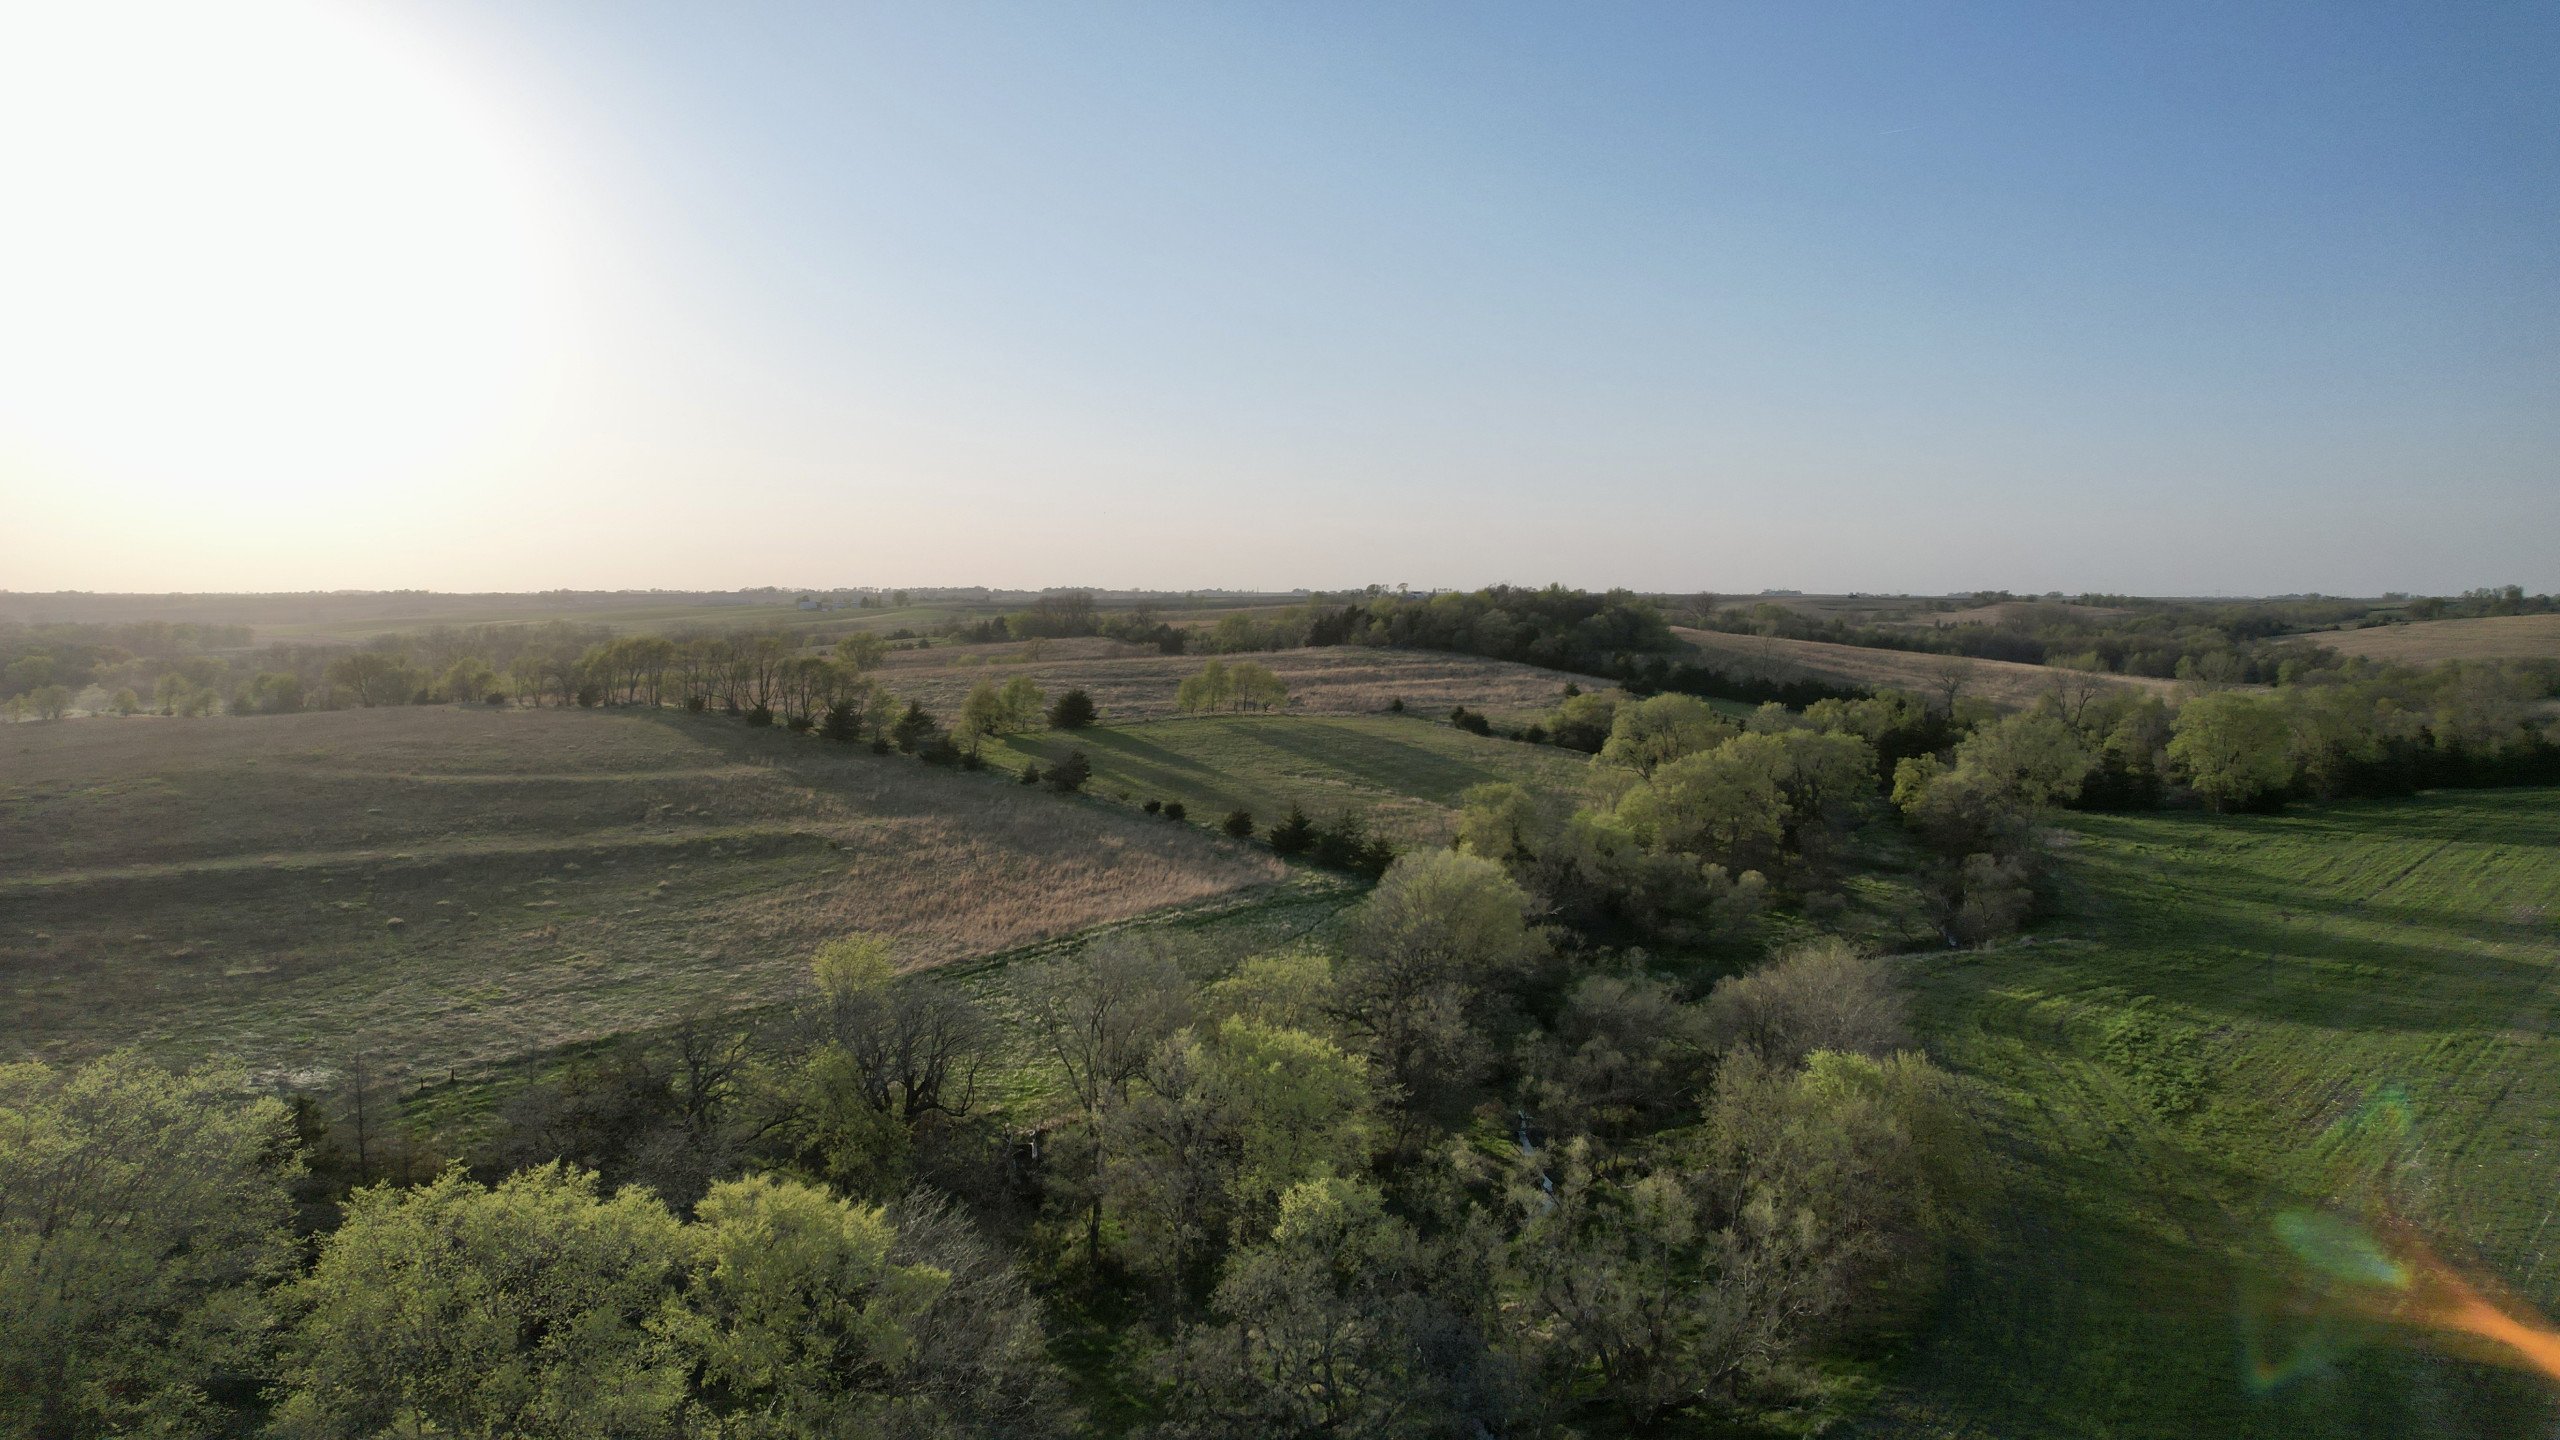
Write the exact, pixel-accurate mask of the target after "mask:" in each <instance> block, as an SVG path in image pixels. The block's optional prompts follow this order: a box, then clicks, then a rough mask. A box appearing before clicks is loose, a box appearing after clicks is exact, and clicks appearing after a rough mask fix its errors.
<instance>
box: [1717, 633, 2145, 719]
mask: <svg viewBox="0 0 2560 1440" xmlns="http://www.w3.org/2000/svg"><path fill="white" fill-rule="evenodd" d="M1672 633H1673V634H1675V635H1677V636H1679V637H1680V638H1681V639H1682V640H1685V641H1687V642H1688V644H1689V648H1691V649H1692V650H1695V651H1696V652H1697V653H1698V656H1699V658H1700V659H1701V660H1703V661H1705V662H1706V663H1707V664H1710V665H1714V666H1717V667H1719V668H1722V669H1726V670H1730V671H1732V672H1734V673H1735V674H1739V675H1750V676H1756V677H1759V678H1762V679H1768V680H1820V681H1823V682H1825V683H1828V684H1834V685H1854V686H1859V687H1863V688H1866V689H1882V688H1886V687H1890V688H1893V689H1898V690H1909V691H1912V692H1913V693H1915V694H1921V695H1928V694H1936V693H1940V692H1942V691H1943V690H1944V688H1945V684H1946V680H1945V676H1946V675H1947V673H1948V672H1949V671H1951V670H1953V671H1961V673H1962V674H1963V677H1964V681H1963V686H1964V688H1963V693H1964V694H1965V695H1967V696H1970V697H1972V698H1974V699H1978V700H1987V701H1989V702H1990V703H1992V704H1993V705H1996V706H1999V707H2000V708H2001V709H2004V710H2017V709H2024V708H2025V707H2027V706H2030V705H2033V704H2034V703H2036V701H2037V700H2039V699H2041V698H2043V697H2044V696H2046V695H2048V694H2051V693H2052V692H2053V689H2054V687H2055V685H2056V684H2058V683H2086V682H2089V681H2092V680H2094V681H2095V682H2096V683H2099V684H2103V685H2111V686H2124V687H2130V688H2133V689H2138V690H2149V691H2152V692H2153V693H2155V694H2159V695H2163V696H2167V695H2173V694H2175V693H2176V692H2177V685H2176V683H2175V682H2174V681H2169V680H2154V679H2151V678H2149V677H2147V676H2140V675H2098V676H2088V675H2085V674H2082V673H2081V672H2077V671H2063V670H2055V669H2051V668H2049V667H2046V666H2043V665H2021V664H2018V663H2016V662H2015V661H2010V660H1974V659H1969V658H1966V657H1964V656H1961V655H1931V654H1924V653H1921V652H1919V651H1916V650H1878V649H1871V648H1869V647H1867V646H1864V645H1834V644H1831V643H1829V642H1827V641H1822V640H1781V639H1779V638H1777V637H1776V636H1772V635H1731V634H1727V633H1725V632H1724V631H1721V630H1691V629H1686V628H1681V627H1674V629H1673V630H1672Z"/></svg>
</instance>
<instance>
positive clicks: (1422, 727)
mask: <svg viewBox="0 0 2560 1440" xmlns="http://www.w3.org/2000/svg"><path fill="white" fill-rule="evenodd" d="M1069 750H1082V751H1083V752H1084V753H1085V755H1086V757H1087V758H1088V759H1089V760H1091V761H1092V763H1093V779H1092V780H1091V782H1089V784H1088V786H1087V788H1088V789H1089V790H1090V791H1092V792H1093V793H1095V794H1098V795H1104V796H1109V797H1112V798H1115V799H1120V798H1125V799H1126V800H1128V801H1130V802H1133V803H1143V802H1145V801H1148V800H1172V801H1180V802H1181V803H1182V805H1183V806H1184V808H1185V809H1187V810H1188V811H1189V812H1190V815H1189V819H1190V821H1191V822H1192V823H1194V824H1200V825H1215V824H1217V823H1218V822H1219V821H1220V820H1221V819H1223V818H1224V817H1225V816H1226V814H1227V812H1228V811H1230V810H1244V811H1247V812H1249V813H1250V814H1251V815H1252V816H1253V820H1254V825H1255V830H1256V833H1257V834H1260V833H1264V832H1267V831H1268V830H1269V829H1270V827H1271V826H1272V825H1273V824H1274V823H1275V822H1277V821H1278V820H1279V819H1280V818H1281V817H1282V816H1284V815H1286V814H1287V813H1288V811H1289V807H1290V806H1291V805H1292V804H1295V805H1298V806H1301V807H1303V808H1304V809H1305V810H1306V812H1307V814H1308V815H1309V816H1311V817H1313V818H1315V819H1318V820H1323V819H1327V818H1329V817H1331V816H1333V815H1336V814H1339V813H1341V812H1343V811H1345V810H1351V811H1357V812H1359V813H1360V814H1362V815H1365V816H1367V817H1368V819H1369V822H1370V825H1371V828H1372V829H1373V830H1374V831H1375V832H1376V833H1377V834H1379V835H1382V836H1384V837H1386V838H1387V839H1389V840H1392V841H1395V842H1397V843H1398V844H1401V845H1437V844H1445V843H1447V841H1448V840H1449V838H1450V836H1451V835H1452V834H1453V833H1454V831H1455V829H1456V824H1457V808H1458V799H1459V797H1460V796H1461V795H1463V794H1465V793H1466V791H1467V790H1468V789H1470V788H1471V787H1473V786H1477V785H1484V784H1490V783H1494V782H1498V781H1513V782H1516V783H1518V784H1521V785H1524V786H1527V787H1528V788H1529V789H1530V790H1532V791H1535V792H1539V793H1547V794H1562V795H1568V796H1579V795H1581V794H1583V793H1584V792H1585V790H1586V788H1587V787H1588V786H1589V784H1590V782H1591V765H1590V758H1589V757H1588V756H1585V755H1582V754H1579V753H1577V752H1575V751H1570V750H1558V749H1556V748H1554V747H1552V746H1544V745H1528V744H1523V743H1521V742H1519V741H1517V740H1500V739H1495V738H1492V737H1489V736H1483V735H1472V734H1469V733H1467V732H1466V731H1463V730H1459V729H1457V728H1455V727H1453V726H1450V725H1447V724H1445V723H1439V722H1435V721H1431V720H1426V719H1423V718H1421V717H1419V716H1413V715H1205V716H1196V717H1192V718H1189V719H1182V720H1158V721H1151V722H1147V723H1144V724H1135V725H1106V726H1097V727H1095V728H1093V729H1090V730H1080V731H1074V732H1062V731H1055V730H1043V731H1035V732H1032V733H1029V734H1024V735H1014V736H1009V737H1006V738H1005V740H1004V741H1003V742H1002V743H1001V744H999V745H990V746H989V747H988V751H987V753H988V758H989V759H990V760H992V761H993V762H994V763H995V764H997V765H999V766H1002V767H1003V768H1005V769H1006V770H1008V771H1012V772H1019V771H1020V770H1021V768H1022V767H1023V766H1024V765H1025V764H1036V765H1038V766H1040V767H1041V768H1042V769H1043V770H1046V769H1047V768H1048V767H1050V766H1052V765H1054V764H1056V763H1057V762H1058V761H1059V760H1061V759H1063V758H1065V756H1066V754H1067V752H1068V751H1069Z"/></svg>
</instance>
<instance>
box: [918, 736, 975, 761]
mask: <svg viewBox="0 0 2560 1440" xmlns="http://www.w3.org/2000/svg"><path fill="white" fill-rule="evenodd" d="M916 758H917V759H919V760H922V761H923V762H924V763H926V764H927V765H957V764H959V763H960V762H961V760H962V759H963V758H965V757H964V756H963V755H962V754H961V751H960V747H959V746H957V745H954V744H952V743H951V737H950V736H948V735H936V736H934V737H933V738H932V739H930V740H927V741H925V742H924V743H923V744H921V745H918V746H917V747H916Z"/></svg>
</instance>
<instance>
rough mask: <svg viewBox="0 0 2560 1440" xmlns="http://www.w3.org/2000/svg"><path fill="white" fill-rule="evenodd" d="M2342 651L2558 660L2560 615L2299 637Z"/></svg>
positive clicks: (2403, 657) (2416, 659)
mask: <svg viewBox="0 0 2560 1440" xmlns="http://www.w3.org/2000/svg"><path fill="white" fill-rule="evenodd" d="M2301 638H2303V639H2305V640H2308V641H2310V642H2312V643H2313V644H2315V645H2326V646H2328V647H2329V648H2330V649H2332V650H2335V651H2337V652H2338V653H2339V654H2341V655H2361V656H2364V657H2366V658H2367V659H2372V660H2397V661H2401V662H2403V663H2406V664H2413V665H2422V664H2426V663H2428V662H2430V661H2436V660H2560V615H2483V616H2480V617H2478V618H2476V619H2470V620H2420V621H2416V622H2414V623H2412V624H2408V625H2376V626H2373V627H2371V628H2369V629H2364V630H2317V631H2313V632H2312V633H2310V634H2308V635H2305V636H2303V637H2301Z"/></svg>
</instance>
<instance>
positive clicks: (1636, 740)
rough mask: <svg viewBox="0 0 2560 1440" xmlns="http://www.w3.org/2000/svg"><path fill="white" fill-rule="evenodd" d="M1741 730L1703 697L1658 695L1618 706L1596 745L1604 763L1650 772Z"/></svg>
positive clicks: (1584, 698) (1580, 699)
mask: <svg viewBox="0 0 2560 1440" xmlns="http://www.w3.org/2000/svg"><path fill="white" fill-rule="evenodd" d="M1597 698H1598V697H1596V696H1589V695H1585V696H1578V697H1576V698H1575V699H1574V700H1569V701H1566V702H1565V704H1566V705H1567V706H1568V707H1570V706H1573V705H1576V704H1578V703H1581V702H1586V701H1593V700H1596V699H1597ZM1589 708H1591V709H1594V710H1596V709H1597V708H1598V707H1597V706H1591V707H1589ZM1559 733H1561V731H1560V732H1559ZM1739 733H1741V732H1740V731H1738V730H1737V729H1736V728H1735V727H1734V725H1733V723H1732V722H1731V721H1728V720H1726V719H1725V718H1724V717H1723V716H1722V715H1719V714H1717V713H1716V712H1715V711H1714V710H1713V709H1712V708H1710V707H1709V706H1708V704H1707V702H1705V701H1704V700H1700V699H1696V698H1695V697H1692V696H1688V695H1656V696H1654V697H1653V698H1652V699H1650V700H1642V701H1638V702H1636V703H1634V704H1631V705H1620V706H1617V707H1615V709H1614V710H1613V712H1612V718H1611V720H1610V722H1609V738H1608V739H1607V740H1606V741H1605V742H1603V743H1602V744H1601V745H1600V746H1599V747H1598V750H1599V754H1600V759H1601V760H1602V762H1604V763H1606V764H1610V765H1616V766H1619V767H1621V768H1624V769H1628V770H1633V771H1635V772H1636V773H1637V774H1639V775H1644V776H1650V775H1652V774H1653V772H1654V771H1655V770H1657V769H1659V768H1661V767H1662V766H1664V765H1667V764H1669V763H1671V762H1672V761H1674V760H1679V759H1682V758H1684V757H1686V756H1690V755H1696V754H1699V753H1701V752H1704V751H1708V750H1712V749H1714V748H1716V747H1717V746H1719V745H1721V744H1723V743H1724V742H1725V741H1727V740H1730V739H1732V738H1733V737H1734V736H1735V735H1737V734H1739ZM1558 743H1562V742H1561V741H1559V742H1558Z"/></svg>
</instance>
